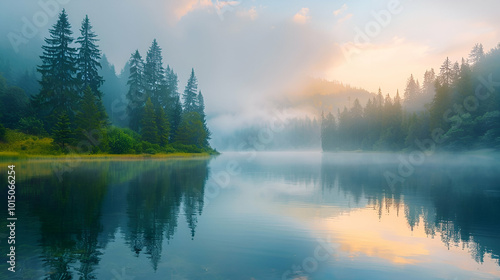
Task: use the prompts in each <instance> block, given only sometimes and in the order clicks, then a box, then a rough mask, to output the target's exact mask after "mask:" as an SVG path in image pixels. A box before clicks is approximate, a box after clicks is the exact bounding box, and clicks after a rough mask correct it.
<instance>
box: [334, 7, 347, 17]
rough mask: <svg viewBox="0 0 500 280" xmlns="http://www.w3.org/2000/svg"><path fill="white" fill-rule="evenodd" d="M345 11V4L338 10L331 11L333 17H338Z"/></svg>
mask: <svg viewBox="0 0 500 280" xmlns="http://www.w3.org/2000/svg"><path fill="white" fill-rule="evenodd" d="M346 10H347V4H344V5H342V7H341V8H340V9H338V10H335V11H333V15H334V16H338V15H340V14H342V13H343V12H345V11H346Z"/></svg>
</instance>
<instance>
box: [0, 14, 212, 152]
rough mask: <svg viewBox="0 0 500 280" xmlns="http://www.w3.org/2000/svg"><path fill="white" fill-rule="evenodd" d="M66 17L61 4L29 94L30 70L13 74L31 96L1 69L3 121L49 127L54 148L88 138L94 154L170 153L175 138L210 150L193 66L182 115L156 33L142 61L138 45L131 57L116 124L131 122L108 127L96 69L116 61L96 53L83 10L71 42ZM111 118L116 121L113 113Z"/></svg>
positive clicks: (40, 131) (26, 127)
mask: <svg viewBox="0 0 500 280" xmlns="http://www.w3.org/2000/svg"><path fill="white" fill-rule="evenodd" d="M69 22H70V21H69V19H68V15H67V13H66V11H65V10H62V12H61V13H60V14H59V16H58V20H57V22H56V23H55V24H54V25H53V26H52V27H51V28H50V29H49V36H48V37H47V38H45V43H44V45H43V46H42V50H43V52H42V55H41V56H40V58H41V63H40V65H38V67H37V71H38V72H39V73H40V76H41V77H40V81H39V84H40V90H39V92H38V93H36V94H35V93H34V91H35V88H36V86H33V85H32V84H33V82H34V83H35V84H37V81H35V79H34V77H35V75H34V74H31V73H30V72H28V71H26V73H25V74H24V76H22V79H19V78H18V79H17V80H19V81H25V80H26V81H25V82H23V83H25V84H26V85H27V88H29V89H30V92H33V95H31V94H30V98H28V96H27V95H26V94H25V92H24V91H23V89H21V88H17V87H11V86H8V83H7V81H6V79H5V78H3V77H2V76H0V122H2V123H3V125H5V126H6V127H7V128H12V129H18V130H19V131H22V132H24V133H28V134H31V135H38V136H43V135H46V133H47V132H48V133H49V134H50V135H51V136H53V138H54V139H53V145H54V147H55V148H58V149H59V150H58V151H55V150H54V151H52V152H56V153H59V152H61V150H64V151H69V149H65V148H67V147H68V146H70V145H74V146H75V148H76V147H77V146H79V145H80V144H81V143H84V142H83V141H87V142H91V143H90V144H91V145H92V152H94V153H95V152H108V151H109V152H111V153H120V154H121V153H143V152H145V153H150V154H153V153H174V152H178V151H179V150H177V149H176V148H174V147H173V146H172V143H173V142H174V141H175V142H176V143H177V144H179V145H185V146H179V148H180V149H183V150H189V151H194V152H201V151H209V152H212V149H211V148H210V146H209V143H208V140H209V139H210V134H211V133H210V130H209V129H208V126H207V123H206V117H205V112H204V110H205V105H204V99H203V96H202V94H201V92H199V93H198V84H197V79H196V76H195V75H194V69H193V70H192V71H191V76H190V79H189V81H188V84H187V86H186V91H185V92H184V93H185V94H187V95H185V97H186V98H184V102H185V104H186V106H187V107H186V108H187V109H188V110H187V112H189V113H192V114H186V115H185V116H183V115H182V113H183V108H182V102H181V99H180V94H179V92H178V91H179V90H178V88H179V87H178V79H177V74H175V72H174V71H173V69H172V68H170V67H169V66H167V68H166V69H164V68H163V62H162V54H161V48H160V46H159V45H158V43H157V41H156V40H154V41H153V43H152V45H151V47H150V49H149V51H148V53H147V56H146V61H145V62H144V61H143V59H142V57H141V56H140V54H139V52H138V51H136V52H135V53H134V54H133V55H132V57H131V59H130V61H129V62H128V65H129V67H127V70H128V71H129V80H128V86H129V90H128V92H127V94H126V98H127V99H128V104H127V107H126V113H124V114H123V115H125V116H123V115H121V116H120V121H119V123H122V124H124V123H126V122H128V121H130V128H131V129H129V128H124V129H120V128H116V127H113V128H109V127H108V125H109V124H108V116H107V113H106V109H105V106H104V103H103V102H104V101H103V100H104V97H105V95H104V93H103V92H101V89H100V87H101V86H102V85H103V83H104V80H103V77H102V76H101V75H100V71H99V70H100V69H101V68H102V67H101V61H103V63H104V64H105V66H106V67H105V69H104V70H105V71H108V72H111V73H112V75H111V76H113V77H116V76H115V73H114V68H113V67H112V66H110V65H109V63H106V62H107V60H106V58H105V57H104V56H102V55H101V51H100V50H99V46H98V45H97V43H98V42H99V40H98V39H97V35H96V34H95V33H94V31H93V27H92V25H91V24H90V20H89V18H88V16H85V18H84V19H83V21H82V23H81V28H80V30H79V31H80V32H79V33H80V34H79V35H80V36H78V38H77V39H76V41H75V40H74V38H73V31H72V30H71V25H70V23H69ZM74 43H76V46H74V45H75V44H74ZM127 70H126V71H124V73H126V72H127ZM9 73H10V71H9ZM33 73H34V72H33ZM9 77H12V74H11V73H10V75H9ZM107 77H108V76H107ZM30 80H31V82H30ZM115 82H116V81H115ZM123 84H124V83H123ZM123 87H125V85H123ZM112 88H115V87H112ZM123 94H124V92H123V91H120V90H118V93H116V94H115V95H114V96H116V97H117V98H115V99H114V100H112V101H110V100H105V101H106V102H107V103H106V104H107V106H108V109H109V108H111V109H112V110H114V109H119V108H116V104H115V103H113V101H115V100H117V99H118V97H120V98H121V97H123V96H122V95H123ZM146 97H148V98H146ZM108 99H109V98H108ZM186 102H187V103H186ZM122 109H125V108H123V107H122ZM117 111H120V110H117ZM123 111H125V110H123ZM111 117H112V118H113V121H116V119H114V118H115V116H114V115H113V116H111ZM181 126H182V127H181ZM44 128H45V129H47V132H45V130H44ZM179 131H180V132H181V133H180V134H179V133H178V132H179ZM138 133H140V134H138ZM178 135H180V136H179V137H177V136H178ZM47 139H49V138H47ZM49 140H50V139H49ZM27 141H29V140H27ZM45 141H48V140H45ZM87 142H85V143H87ZM96 143H98V144H96ZM96 145H97V146H96ZM61 148H62V149H61ZM16 149H18V150H22V151H29V150H30V143H28V142H26V143H24V142H23V144H22V145H21V146H19V147H17V146H16Z"/></svg>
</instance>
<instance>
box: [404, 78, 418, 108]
mask: <svg viewBox="0 0 500 280" xmlns="http://www.w3.org/2000/svg"><path fill="white" fill-rule="evenodd" d="M419 88H420V86H419V85H418V84H417V82H415V79H414V78H413V74H412V75H411V76H410V78H408V81H407V82H406V89H405V93H404V99H405V100H404V104H405V107H406V108H412V107H413V105H414V103H415V101H416V100H417V98H418V92H419Z"/></svg>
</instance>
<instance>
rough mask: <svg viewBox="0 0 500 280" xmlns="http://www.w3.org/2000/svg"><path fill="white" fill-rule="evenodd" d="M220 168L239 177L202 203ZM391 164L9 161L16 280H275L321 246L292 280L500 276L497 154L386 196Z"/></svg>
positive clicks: (442, 161)
mask: <svg viewBox="0 0 500 280" xmlns="http://www.w3.org/2000/svg"><path fill="white" fill-rule="evenodd" d="M228 162H232V163H234V162H237V163H238V164H239V165H240V166H241V170H242V173H241V174H239V175H238V176H231V177H230V178H229V180H230V183H229V184H228V186H227V187H225V188H220V193H219V194H218V195H217V196H213V195H211V196H209V197H210V201H207V200H205V199H204V197H205V195H206V193H209V191H206V190H205V185H208V186H210V185H216V184H217V177H216V174H218V172H219V171H223V170H225V168H226V166H227V164H228ZM399 164H400V160H399V159H398V156H397V155H387V154H356V153H352V154H319V153H295V154H294V153H262V154H258V156H257V157H256V158H255V160H253V161H248V160H247V157H245V156H244V155H238V154H226V155H222V156H220V157H217V158H216V159H215V160H213V161H211V160H209V159H198V160H168V161H161V160H149V161H124V162H120V161H92V162H86V163H85V162H84V163H82V164H81V165H80V166H78V167H77V168H74V169H73V170H72V171H71V172H67V173H65V174H63V177H62V179H63V180H62V181H59V179H58V178H57V176H54V174H53V170H52V168H51V166H50V164H47V163H43V162H42V163H40V162H20V163H19V164H18V167H17V170H16V172H17V174H19V175H18V176H19V177H18V178H17V182H18V186H19V187H18V191H19V193H18V195H19V196H18V198H17V201H18V205H17V206H18V207H17V208H18V212H17V216H18V219H19V221H22V222H19V223H18V228H17V240H18V241H19V242H18V243H19V245H18V247H17V255H18V260H19V263H18V267H19V271H18V272H16V275H15V276H16V277H17V278H19V279H72V278H79V279H113V278H114V279H120V277H121V278H122V279H127V277H126V276H124V275H122V274H123V273H126V274H127V275H129V276H130V277H135V279H252V278H254V279H281V276H282V274H283V273H284V272H285V271H287V270H289V269H290V267H291V266H292V265H294V264H299V265H300V264H302V261H303V260H304V259H305V258H307V257H309V256H311V255H312V254H313V253H314V248H316V246H317V241H316V240H317V238H323V239H325V240H330V242H331V244H332V246H333V247H334V248H336V249H335V250H336V255H335V257H332V259H331V260H330V261H328V262H325V263H324V264H321V266H320V267H318V269H317V271H314V272H312V273H306V272H305V271H302V272H300V273H297V277H303V279H346V278H349V279H366V278H367V277H369V278H371V279H401V277H403V276H405V277H407V278H408V279H426V278H451V279H453V278H454V277H457V279H468V278H481V277H485V278H498V277H500V263H499V254H500V222H499V221H500V195H499V194H500V185H499V184H498V182H499V181H500V160H499V157H497V156H495V155H490V156H486V157H479V158H478V157H476V156H464V157H461V156H453V155H449V156H446V157H438V156H435V157H430V158H427V160H426V162H425V164H422V165H420V166H417V167H416V168H415V170H414V173H413V174H412V175H411V176H409V177H407V178H406V179H405V181H404V182H403V183H399V184H397V185H395V186H394V187H389V186H388V184H387V181H386V179H385V177H384V176H383V174H384V172H386V171H391V172H394V173H397V169H398V165H399ZM209 167H210V168H209ZM209 174H212V175H211V176H209ZM214 174H215V176H214ZM2 176H3V175H2ZM4 179H5V180H6V178H4V177H2V178H0V180H4ZM208 202H210V203H209V204H208ZM4 215H5V214H4ZM202 215H203V218H202V217H201V216H202ZM327 237H328V238H327ZM6 268H7V266H6V265H5V262H4V263H2V264H1V265H0V269H2V270H4V271H6ZM408 275H410V276H408ZM9 276H10V275H9ZM0 279H7V275H4V274H0ZM9 279H11V278H9ZM14 279H15V278H14ZM299 279H300V278H299Z"/></svg>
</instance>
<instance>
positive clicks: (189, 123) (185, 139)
mask: <svg viewBox="0 0 500 280" xmlns="http://www.w3.org/2000/svg"><path fill="white" fill-rule="evenodd" d="M206 138H207V135H206V131H205V128H204V127H203V123H202V122H201V117H200V115H199V114H198V113H197V112H185V113H184V114H183V116H182V122H181V124H180V126H179V130H178V132H177V135H176V139H175V140H176V142H178V143H182V144H185V145H194V146H196V147H198V148H204V147H205V143H206Z"/></svg>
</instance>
